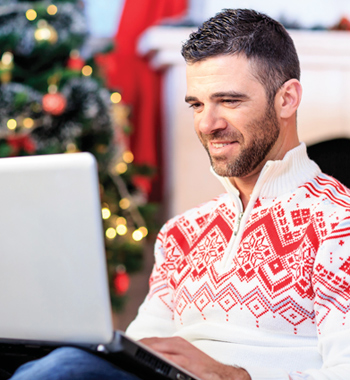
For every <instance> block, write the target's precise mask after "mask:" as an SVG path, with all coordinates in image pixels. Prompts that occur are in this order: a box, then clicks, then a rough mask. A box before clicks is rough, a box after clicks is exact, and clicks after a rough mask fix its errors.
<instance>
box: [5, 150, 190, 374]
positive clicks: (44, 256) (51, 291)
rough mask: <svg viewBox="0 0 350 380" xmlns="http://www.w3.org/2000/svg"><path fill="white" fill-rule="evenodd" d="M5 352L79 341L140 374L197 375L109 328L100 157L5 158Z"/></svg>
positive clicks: (28, 355)
mask: <svg viewBox="0 0 350 380" xmlns="http://www.w3.org/2000/svg"><path fill="white" fill-rule="evenodd" d="M0 305H1V307H0V354H1V355H2V356H6V355H7V356H8V357H10V356H11V355H12V356H16V355H17V356H18V355H20V356H21V357H22V359H23V362H24V361H26V360H31V359H35V358H38V357H41V356H43V355H45V354H46V353H48V352H50V351H52V350H53V349H54V348H56V347H59V346H77V347H81V348H83V349H86V350H89V351H91V352H93V353H95V354H96V355H99V356H102V357H104V358H105V359H106V360H109V361H111V362H113V363H114V364H116V365H117V366H119V367H121V368H123V369H125V370H128V371H129V372H132V373H134V374H136V375H138V376H139V377H140V378H143V379H149V378H152V379H156V380H157V379H160V380H163V379H174V380H175V379H177V380H191V379H194V380H195V379H196V377H195V376H194V375H192V374H190V373H188V372H187V371H185V370H183V369H182V368H179V367H177V366H176V365H174V364H173V363H171V362H169V361H167V360H165V359H164V358H162V357H161V356H159V355H157V354H156V353H155V352H153V351H152V350H150V349H149V348H147V347H146V346H144V345H142V344H140V343H138V342H135V341H133V340H132V339H130V338H128V337H127V336H125V334H124V333H123V332H121V331H114V330H113V323H112V311H111V303H110V295H109V286H108V276H107V265H106V258H105V249H104V235H103V227H102V217H101V206H100V195H99V182H98V171H97V163H96V160H95V158H94V156H93V155H91V154H90V153H74V154H54V155H43V156H28V157H13V158H1V159H0Z"/></svg>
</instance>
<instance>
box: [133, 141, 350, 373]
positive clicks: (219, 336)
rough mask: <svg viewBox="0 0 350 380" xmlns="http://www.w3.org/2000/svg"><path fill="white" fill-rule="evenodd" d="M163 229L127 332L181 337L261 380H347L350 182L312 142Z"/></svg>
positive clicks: (225, 181) (349, 361) (349, 353)
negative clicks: (244, 198) (250, 184)
mask: <svg viewBox="0 0 350 380" xmlns="http://www.w3.org/2000/svg"><path fill="white" fill-rule="evenodd" d="M218 178H219V179H220V180H221V181H222V182H223V184H224V186H225V187H226V190H227V193H225V194H223V195H220V196H218V197H217V198H215V199H213V200H212V201H210V202H208V203H205V204H203V205H201V206H199V207H197V208H193V209H191V210H189V211H187V212H185V213H184V214H182V215H180V216H177V217H175V218H173V219H171V220H170V221H169V222H167V223H166V224H165V226H164V227H163V228H162V230H161V231H160V233H159V235H158V238H157V241H156V246H155V259H156V261H155V265H154V269H153V272H152V275H151V278H150V291H149V294H148V296H147V297H146V299H145V301H144V303H143V304H142V305H141V307H140V310H139V313H138V316H137V317H136V319H135V321H134V322H132V324H131V325H130V326H129V328H128V329H127V334H129V335H130V336H132V337H134V338H135V339H140V338H143V337H146V336H175V335H176V336H182V337H183V338H185V339H187V340H188V341H190V342H192V343H193V344H194V345H195V346H196V347H198V348H199V349H201V350H203V351H204V352H206V353H207V354H208V355H210V356H212V357H213V358H215V359H216V360H218V361H220V362H222V363H225V364H230V365H239V366H241V367H244V368H246V369H247V371H248V372H249V373H250V375H251V377H252V379H253V380H262V379H269V380H271V379H275V380H277V379H278V380H301V379H308V380H311V379H312V380H326V379H327V380H349V379H350V311H349V310H350V198H349V195H350V191H349V190H348V189H347V188H345V187H344V186H343V185H341V184H340V183H339V182H338V181H336V180H335V179H334V178H332V177H330V176H328V175H325V174H322V173H321V171H320V169H319V167H318V166H317V165H316V164H315V163H314V162H313V161H311V160H310V159H309V158H308V157H307V154H306V148H305V145H304V144H300V145H299V146H298V147H297V148H295V149H293V150H291V151H289V152H288V153H287V154H286V156H285V157H284V159H283V160H281V161H269V162H267V163H266V165H265V167H264V169H263V170H262V172H261V175H260V177H259V179H258V181H257V183H256V186H255V188H254V191H253V193H252V194H251V197H250V201H249V204H248V206H247V208H246V210H245V211H244V213H243V208H242V204H241V201H240V198H239V193H238V190H237V189H235V188H234V187H233V186H232V184H231V183H230V181H229V180H228V178H223V177H218Z"/></svg>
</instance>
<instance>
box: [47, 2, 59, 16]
mask: <svg viewBox="0 0 350 380" xmlns="http://www.w3.org/2000/svg"><path fill="white" fill-rule="evenodd" d="M46 11H47V13H48V14H49V15H50V16H54V15H55V14H56V13H57V7H56V5H54V4H51V5H49V6H48V7H47V10H46Z"/></svg>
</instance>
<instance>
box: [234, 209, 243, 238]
mask: <svg viewBox="0 0 350 380" xmlns="http://www.w3.org/2000/svg"><path fill="white" fill-rule="evenodd" d="M242 218H243V212H240V213H239V215H238V219H237V222H236V225H235V229H234V230H233V235H234V236H237V234H238V231H239V226H240V225H241V220H242Z"/></svg>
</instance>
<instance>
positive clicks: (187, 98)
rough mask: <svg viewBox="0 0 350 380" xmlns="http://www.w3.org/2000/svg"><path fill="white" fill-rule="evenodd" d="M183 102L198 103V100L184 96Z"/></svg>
mask: <svg viewBox="0 0 350 380" xmlns="http://www.w3.org/2000/svg"><path fill="white" fill-rule="evenodd" d="M185 102H186V103H189V102H198V98H197V97H195V96H186V97H185Z"/></svg>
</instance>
